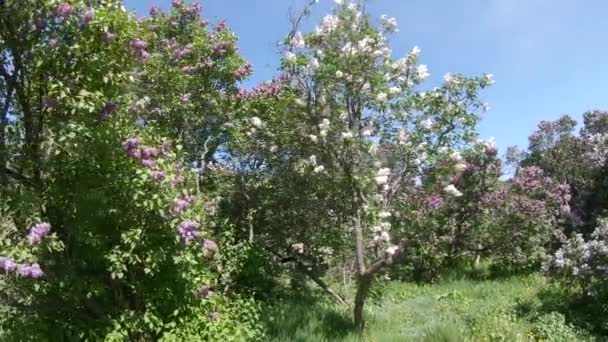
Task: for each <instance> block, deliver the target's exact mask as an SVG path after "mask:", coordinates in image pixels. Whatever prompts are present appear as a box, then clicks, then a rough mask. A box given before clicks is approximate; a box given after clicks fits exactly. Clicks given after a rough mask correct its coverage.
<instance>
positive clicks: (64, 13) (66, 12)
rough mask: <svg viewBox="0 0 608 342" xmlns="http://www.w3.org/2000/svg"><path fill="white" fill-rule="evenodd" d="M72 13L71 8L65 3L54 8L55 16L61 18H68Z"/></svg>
mask: <svg viewBox="0 0 608 342" xmlns="http://www.w3.org/2000/svg"><path fill="white" fill-rule="evenodd" d="M72 11H73V9H72V6H71V5H70V4H68V3H67V2H64V3H61V4H59V5H58V6H57V7H56V8H55V14H56V15H57V16H58V17H62V18H67V17H69V16H70V15H71V14H72Z"/></svg>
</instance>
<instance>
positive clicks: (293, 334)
mask: <svg viewBox="0 0 608 342" xmlns="http://www.w3.org/2000/svg"><path fill="white" fill-rule="evenodd" d="M547 286H548V285H547V284H546V282H545V280H544V279H543V278H542V277H541V276H540V275H527V276H513V277H508V278H503V279H494V280H472V279H458V277H454V276H453V277H450V279H445V280H444V281H442V282H440V283H437V284H423V285H420V284H413V283H400V282H390V283H387V285H386V286H383V287H382V289H381V291H383V296H381V297H379V298H382V299H380V300H379V301H372V302H370V304H369V305H368V307H367V308H368V315H367V317H368V321H367V323H368V326H367V329H366V331H365V333H364V334H363V335H362V336H357V334H356V333H355V332H354V330H353V327H352V324H351V315H350V312H349V311H348V310H346V309H342V308H339V307H337V306H336V305H334V304H332V303H328V302H323V301H322V302H321V303H320V304H319V303H318V302H317V304H315V302H314V301H312V300H307V299H305V298H299V299H290V300H284V301H281V302H280V304H278V305H277V306H275V307H274V309H273V310H271V311H267V312H268V315H267V317H266V319H267V323H268V327H269V334H270V337H271V340H272V341H315V342H316V341H382V342H384V341H389V342H390V341H534V340H550V341H572V340H590V338H585V337H583V336H584V334H583V332H582V331H580V330H577V329H575V328H574V327H572V326H571V325H570V324H568V323H566V322H565V321H563V316H562V315H560V314H558V313H548V312H542V311H539V310H538V308H539V307H538V306H535V305H534V304H533V303H538V301H539V296H540V295H541V294H542V292H543V291H545V289H546V287H547ZM531 303H532V304H531Z"/></svg>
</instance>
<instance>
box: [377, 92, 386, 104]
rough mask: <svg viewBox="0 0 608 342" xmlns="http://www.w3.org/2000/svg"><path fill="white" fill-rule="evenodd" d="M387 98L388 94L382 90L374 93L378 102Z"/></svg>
mask: <svg viewBox="0 0 608 342" xmlns="http://www.w3.org/2000/svg"><path fill="white" fill-rule="evenodd" d="M387 98H388V96H387V95H386V93H384V92H380V93H378V95H376V100H377V101H378V102H384V101H386V99H387Z"/></svg>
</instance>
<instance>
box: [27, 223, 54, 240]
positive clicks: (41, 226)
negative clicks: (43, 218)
mask: <svg viewBox="0 0 608 342" xmlns="http://www.w3.org/2000/svg"><path fill="white" fill-rule="evenodd" d="M50 232H51V225H50V224H48V223H46V222H43V223H38V224H37V225H35V226H34V227H32V229H30V233H29V234H28V236H27V239H28V241H29V242H30V245H35V244H37V243H38V242H40V241H41V240H42V239H43V238H44V237H45V236H47V235H48V234H49V233H50Z"/></svg>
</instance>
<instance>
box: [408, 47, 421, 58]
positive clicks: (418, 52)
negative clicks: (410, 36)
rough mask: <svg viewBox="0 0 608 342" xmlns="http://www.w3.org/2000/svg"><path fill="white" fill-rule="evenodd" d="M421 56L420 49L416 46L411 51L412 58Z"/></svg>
mask: <svg viewBox="0 0 608 342" xmlns="http://www.w3.org/2000/svg"><path fill="white" fill-rule="evenodd" d="M419 54H420V48H419V47H418V46H417V45H416V46H414V47H413V48H412V49H411V50H410V56H412V57H418V55H419Z"/></svg>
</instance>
